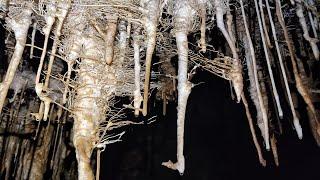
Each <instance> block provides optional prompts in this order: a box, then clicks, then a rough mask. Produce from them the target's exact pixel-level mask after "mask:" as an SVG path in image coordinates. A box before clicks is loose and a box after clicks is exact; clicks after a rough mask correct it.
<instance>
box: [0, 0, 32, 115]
mask: <svg viewBox="0 0 320 180" xmlns="http://www.w3.org/2000/svg"><path fill="white" fill-rule="evenodd" d="M31 5H32V4H30V3H26V6H25V7H24V8H23V9H21V12H11V11H14V9H13V8H12V9H10V8H9V14H10V13H12V15H13V16H14V15H16V13H17V14H19V13H20V14H19V16H18V17H12V18H9V17H8V18H7V19H6V21H7V25H8V26H9V27H10V28H11V29H12V30H13V31H14V35H15V39H16V45H15V50H14V52H13V55H12V58H11V60H10V64H9V67H8V69H7V73H6V75H5V78H4V80H3V81H2V82H1V84H0V113H1V111H2V108H3V105H4V101H5V99H6V97H7V93H8V90H9V87H10V85H11V83H12V80H13V78H14V74H15V72H16V70H17V68H18V65H19V63H20V61H21V58H22V54H23V50H24V47H25V44H26V41H27V36H28V29H29V26H30V25H31V14H32V10H31ZM10 10H11V11H10ZM9 16H10V15H9ZM15 18H19V19H15Z"/></svg>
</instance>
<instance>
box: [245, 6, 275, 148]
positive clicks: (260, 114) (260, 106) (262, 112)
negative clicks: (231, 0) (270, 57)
mask: <svg viewBox="0 0 320 180" xmlns="http://www.w3.org/2000/svg"><path fill="white" fill-rule="evenodd" d="M240 4H241V12H242V17H243V24H244V28H245V32H246V37H247V41H244V42H248V45H249V47H248V48H246V49H248V50H250V51H249V52H250V57H251V60H252V70H253V72H252V75H251V76H250V74H251V71H250V70H251V68H250V64H251V63H250V64H248V68H249V69H248V72H249V73H250V74H249V78H250V79H251V82H252V85H253V86H252V88H251V89H252V91H253V92H252V93H255V91H256V94H257V98H255V96H254V98H253V99H254V103H255V105H256V109H257V118H258V119H259V118H260V119H261V120H262V121H261V122H263V125H262V127H263V128H262V129H260V130H261V134H262V135H263V138H264V141H265V145H266V149H269V148H270V143H269V127H268V117H267V111H266V108H265V106H264V103H263V98H262V93H261V90H260V85H259V78H258V70H257V62H256V57H255V51H254V47H253V43H252V40H251V36H250V33H249V29H248V25H247V19H246V15H245V12H244V6H243V2H242V0H240ZM245 44H246V43H245ZM254 89H255V90H254ZM256 100H257V101H256Z"/></svg>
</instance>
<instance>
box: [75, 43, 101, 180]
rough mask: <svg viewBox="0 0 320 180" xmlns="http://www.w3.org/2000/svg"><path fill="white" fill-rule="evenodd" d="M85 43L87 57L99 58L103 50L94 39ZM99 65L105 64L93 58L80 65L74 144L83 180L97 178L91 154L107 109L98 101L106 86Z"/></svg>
mask: <svg viewBox="0 0 320 180" xmlns="http://www.w3.org/2000/svg"><path fill="white" fill-rule="evenodd" d="M83 46H84V54H85V55H86V56H87V57H95V56H96V55H97V54H99V53H100V52H99V50H98V48H97V46H98V44H97V43H96V42H95V40H94V39H91V38H85V39H83ZM99 66H101V65H99V64H98V63H97V62H95V61H93V60H91V59H82V61H81V65H80V67H79V73H78V78H79V80H78V83H79V84H81V86H80V87H78V89H77V96H76V99H75V107H74V109H75V110H74V111H75V115H74V119H75V120H74V125H73V131H74V136H73V143H74V146H75V148H76V155H77V161H78V177H79V180H93V179H94V175H93V171H92V169H91V166H90V157H91V153H92V150H93V148H94V143H95V138H96V132H97V130H98V129H97V128H98V122H99V120H100V118H102V117H103V115H102V112H103V111H102V110H101V108H100V107H99V106H98V103H97V101H98V98H100V96H101V88H102V87H101V85H100V86H99V84H98V81H97V79H98V76H99V75H100V74H99V72H98V71H97V69H95V68H93V67H99Z"/></svg>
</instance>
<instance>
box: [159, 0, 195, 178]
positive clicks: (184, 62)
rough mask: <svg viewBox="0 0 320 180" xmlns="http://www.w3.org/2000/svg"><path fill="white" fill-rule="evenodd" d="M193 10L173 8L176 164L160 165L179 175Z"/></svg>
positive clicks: (181, 4) (182, 165) (184, 4)
mask: <svg viewBox="0 0 320 180" xmlns="http://www.w3.org/2000/svg"><path fill="white" fill-rule="evenodd" d="M194 13H195V12H194V10H193V9H192V7H190V5H189V4H188V1H186V0H184V1H179V2H177V3H176V6H175V31H176V32H175V36H176V43H177V49H178V56H179V60H178V107H177V111H178V115H177V116H178V119H177V162H176V163H172V162H171V161H170V160H169V161H168V162H164V163H162V165H164V166H166V167H168V168H171V169H174V170H178V171H179V173H180V175H182V174H183V173H184V170H185V158H184V155H183V146H184V121H185V112H186V107H187V101H188V97H189V94H190V92H191V88H192V84H191V83H190V82H189V81H188V79H187V73H188V37H187V34H188V31H189V28H190V27H191V22H192V19H193V15H194Z"/></svg>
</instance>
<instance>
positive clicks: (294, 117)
mask: <svg viewBox="0 0 320 180" xmlns="http://www.w3.org/2000/svg"><path fill="white" fill-rule="evenodd" d="M265 2H266V6H267V11H268V16H269V20H270V25H271V30H272V35H273V40H274V43H275V45H276V50H277V55H278V60H279V64H280V69H281V74H282V77H283V80H284V84H285V89H286V93H287V96H288V100H289V105H290V110H291V113H292V116H293V122H294V123H293V124H295V125H297V126H296V127H295V128H296V131H297V134H298V137H299V138H300V139H301V138H302V134H300V131H298V129H299V127H301V126H300V123H299V119H298V117H297V115H296V111H295V109H294V105H293V101H292V97H291V91H290V87H289V83H288V79H287V75H286V70H285V67H284V64H283V60H282V55H281V52H280V48H279V43H278V38H277V34H276V29H275V25H274V22H273V19H272V15H271V11H270V6H269V1H268V0H265Z"/></svg>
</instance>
